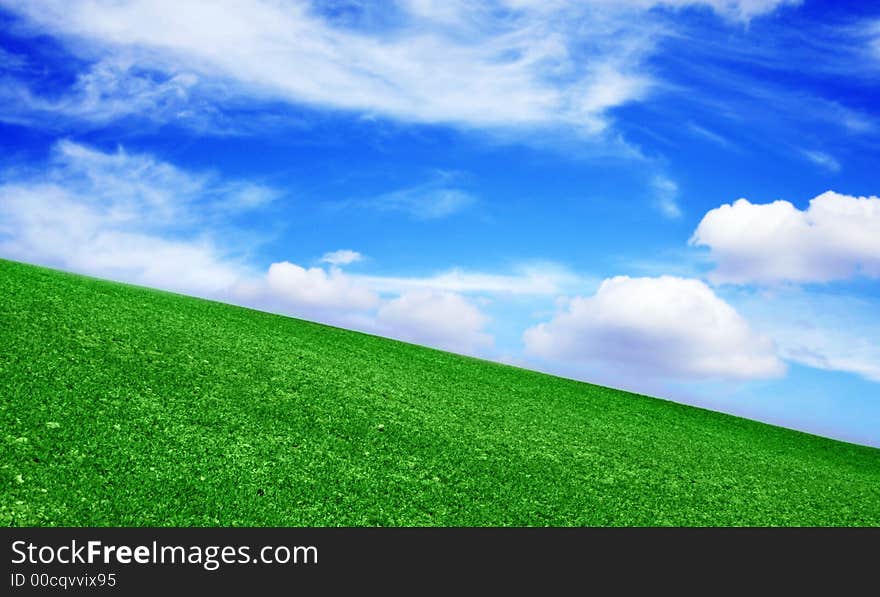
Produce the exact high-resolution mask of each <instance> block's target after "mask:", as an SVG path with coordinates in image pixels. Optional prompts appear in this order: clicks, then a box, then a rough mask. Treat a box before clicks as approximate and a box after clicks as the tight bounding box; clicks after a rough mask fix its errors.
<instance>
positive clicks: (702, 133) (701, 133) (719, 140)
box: [687, 122, 731, 148]
mask: <svg viewBox="0 0 880 597" xmlns="http://www.w3.org/2000/svg"><path fill="white" fill-rule="evenodd" d="M687 130H688V131H689V132H691V133H693V134H694V135H695V136H697V137H701V138H703V139H706V140H708V141H711V142H712V143H714V144H715V145H718V146H720V147H724V148H729V147H731V143H730V141H729V140H727V139H726V138H725V137H723V136H721V135H719V134H718V133H716V132H713V131H710V130H709V129H707V128H705V127H702V126H700V125H698V124H694V123H693V122H689V123H688V125H687Z"/></svg>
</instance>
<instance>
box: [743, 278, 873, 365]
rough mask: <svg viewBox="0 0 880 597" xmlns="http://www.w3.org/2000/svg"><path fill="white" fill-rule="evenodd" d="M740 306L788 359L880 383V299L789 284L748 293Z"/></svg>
mask: <svg viewBox="0 0 880 597" xmlns="http://www.w3.org/2000/svg"><path fill="white" fill-rule="evenodd" d="M737 306H738V308H739V309H740V310H741V311H742V312H743V313H745V314H746V315H747V316H748V317H749V320H750V321H753V322H754V323H755V325H757V326H760V328H761V329H762V330H764V331H766V333H767V334H768V335H770V336H771V337H772V338H773V339H774V340H775V341H776V343H777V345H778V346H779V354H780V356H781V357H782V358H784V359H785V360H787V361H791V362H794V363H800V364H802V365H807V366H809V367H814V368H817V369H825V370H829V371H843V372H847V373H853V374H856V375H860V376H862V377H864V378H865V379H868V380H872V381H877V382H880V342H878V338H880V322H878V321H877V313H878V312H880V303H878V301H876V300H872V299H870V298H865V297H861V298H859V297H851V296H843V295H839V294H833V293H830V292H829V293H825V292H821V291H817V290H815V289H812V290H811V291H809V292H807V291H805V290H803V289H801V288H793V287H789V288H785V289H776V290H774V291H772V292H766V291H764V292H758V293H755V292H752V293H745V296H741V297H737Z"/></svg>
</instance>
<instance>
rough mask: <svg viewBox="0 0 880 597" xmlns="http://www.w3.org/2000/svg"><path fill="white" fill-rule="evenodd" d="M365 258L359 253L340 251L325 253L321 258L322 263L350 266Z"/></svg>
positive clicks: (348, 250)
mask: <svg viewBox="0 0 880 597" xmlns="http://www.w3.org/2000/svg"><path fill="white" fill-rule="evenodd" d="M363 258H364V256H363V255H361V254H360V253H358V252H357V251H352V250H351V249H340V250H338V251H333V252H332V253H324V256H323V257H321V261H322V262H323V263H329V264H330V265H348V264H350V263H355V262H357V261H361V260H362V259H363Z"/></svg>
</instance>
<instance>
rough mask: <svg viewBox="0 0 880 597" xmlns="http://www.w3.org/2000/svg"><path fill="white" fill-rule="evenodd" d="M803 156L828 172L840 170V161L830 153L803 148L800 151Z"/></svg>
mask: <svg viewBox="0 0 880 597" xmlns="http://www.w3.org/2000/svg"><path fill="white" fill-rule="evenodd" d="M801 153H802V154H803V156H804V157H805V158H807V159H808V160H810V161H811V162H813V163H814V164H816V165H818V166H822V167H823V168H825V169H826V170H828V171H829V172H840V162H838V161H837V159H836V158H835V157H834V156H833V155H830V154H827V153H825V152H823V151H811V150H807V149H805V150H803V151H801Z"/></svg>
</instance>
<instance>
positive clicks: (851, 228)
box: [690, 191, 880, 284]
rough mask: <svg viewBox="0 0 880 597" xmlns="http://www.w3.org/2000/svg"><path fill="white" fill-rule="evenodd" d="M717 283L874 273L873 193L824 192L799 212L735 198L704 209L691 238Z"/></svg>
mask: <svg viewBox="0 0 880 597" xmlns="http://www.w3.org/2000/svg"><path fill="white" fill-rule="evenodd" d="M690 242H691V244H693V245H697V246H706V247H709V249H710V251H711V255H712V257H713V258H714V259H715V261H716V262H717V267H716V268H715V270H714V271H712V272H711V274H710V279H712V280H713V281H715V282H719V283H740V284H743V283H758V284H772V283H779V282H828V281H832V280H843V279H848V278H853V277H855V276H860V275H861V276H868V277H877V276H880V198H877V197H873V196H872V197H854V196H850V195H841V194H839V193H835V192H833V191H827V192H825V193H822V194H821V195H819V196H817V197H815V198H813V199H812V200H810V205H809V207H808V208H807V209H806V210H800V209H798V208H797V207H795V206H794V205H792V204H791V203H789V202H788V201H774V202H773V203H768V204H753V203H750V202H749V201H748V200H746V199H739V200H738V201H736V202H735V203H733V204H732V205H730V204H727V205H722V206H721V207H718V208H715V209H713V210H711V211H709V212H708V213H707V214H706V215H705V216H704V217H703V220H702V221H701V222H700V224H699V226H698V227H697V229H696V231H695V232H694V234H693V236H692V238H691V241H690Z"/></svg>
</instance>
